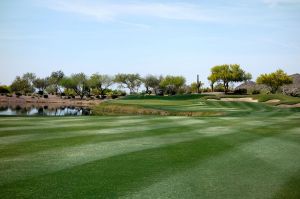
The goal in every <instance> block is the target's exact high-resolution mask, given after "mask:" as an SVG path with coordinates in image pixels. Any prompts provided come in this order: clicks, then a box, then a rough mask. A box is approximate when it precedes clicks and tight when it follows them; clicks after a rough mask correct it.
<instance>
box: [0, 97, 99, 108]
mask: <svg viewBox="0 0 300 199" xmlns="http://www.w3.org/2000/svg"><path fill="white" fill-rule="evenodd" d="M101 102H103V100H99V99H94V100H87V99H83V100H81V99H62V98H60V97H58V96H56V95H49V97H48V98H42V97H34V98H33V97H31V96H20V97H16V96H12V97H7V96H0V105H1V106H21V107H27V106H49V107H62V106H75V107H90V106H93V105H97V104H100V103H101Z"/></svg>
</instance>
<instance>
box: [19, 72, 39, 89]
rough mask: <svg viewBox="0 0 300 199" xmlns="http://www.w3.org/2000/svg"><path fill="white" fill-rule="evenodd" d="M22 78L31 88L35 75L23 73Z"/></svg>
mask: <svg viewBox="0 0 300 199" xmlns="http://www.w3.org/2000/svg"><path fill="white" fill-rule="evenodd" d="M22 78H23V79H24V80H26V81H27V82H28V83H29V84H30V86H33V82H34V80H35V79H36V75H35V74H34V73H25V74H24V75H23V76H22Z"/></svg>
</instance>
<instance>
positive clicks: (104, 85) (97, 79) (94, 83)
mask: <svg viewBox="0 0 300 199" xmlns="http://www.w3.org/2000/svg"><path fill="white" fill-rule="evenodd" d="M113 83H114V78H113V77H111V76H109V75H100V74H98V73H95V74H93V75H92V76H91V77H90V79H89V85H90V87H91V88H92V89H97V90H98V91H99V93H100V95H104V93H105V91H106V90H107V89H108V88H109V87H110V86H111V85H113Z"/></svg>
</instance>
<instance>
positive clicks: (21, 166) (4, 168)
mask: <svg viewBox="0 0 300 199" xmlns="http://www.w3.org/2000/svg"><path fill="white" fill-rule="evenodd" d="M204 132H205V131H204ZM224 133H226V134H228V133H229V132H228V131H225V132H224ZM221 134H222V132H218V133H216V134H214V135H215V136H217V135H221ZM205 135H206V134H205V133H202V134H201V133H180V134H175V135H174V134H171V135H159V136H153V137H143V138H133V139H129V140H122V141H112V142H104V143H101V144H99V143H96V144H86V145H80V146H76V147H66V148H64V149H59V150H49V151H42V152H38V153H32V154H28V155H24V156H19V157H12V158H1V159H0V162H1V164H0V168H1V169H0V174H1V176H2V179H1V184H4V183H8V182H10V181H15V180H20V179H23V178H27V177H32V176H35V175H41V174H44V173H49V172H50V173H51V172H55V171H58V170H62V169H66V168H69V167H73V166H76V165H80V164H85V163H88V162H91V161H95V160H99V159H104V158H108V157H111V156H116V155H120V154H126V153H130V152H136V151H141V150H145V149H151V148H158V147H162V146H165V145H170V144H175V143H180V142H184V141H188V140H194V139H197V138H199V137H203V136H205ZM207 135H209V134H207ZM209 136H212V135H209ZM33 165H34V166H33ZM28 171H30V172H28Z"/></svg>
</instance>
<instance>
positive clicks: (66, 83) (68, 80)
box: [0, 64, 292, 99]
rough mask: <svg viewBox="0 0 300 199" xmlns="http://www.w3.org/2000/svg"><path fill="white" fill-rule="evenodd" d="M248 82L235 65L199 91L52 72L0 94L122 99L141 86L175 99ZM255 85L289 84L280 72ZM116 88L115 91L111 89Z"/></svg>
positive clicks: (168, 79) (171, 79)
mask: <svg viewBox="0 0 300 199" xmlns="http://www.w3.org/2000/svg"><path fill="white" fill-rule="evenodd" d="M251 79H252V75H251V74H250V73H248V72H246V71H244V70H243V69H242V68H241V67H240V65H238V64H230V65H228V64H224V65H217V66H214V67H212V68H211V74H210V75H209V77H208V80H209V82H210V88H202V89H201V87H202V86H203V84H202V83H201V82H200V81H197V82H193V83H191V84H190V85H187V84H186V79H185V77H183V76H172V75H167V76H162V75H160V76H156V75H146V76H144V77H142V76H141V75H140V74H138V73H136V74H126V73H119V74H116V75H114V76H111V75H106V74H99V73H94V74H92V75H91V76H88V75H86V74H84V73H74V74H71V75H70V76H67V75H65V74H64V72H63V71H54V72H52V73H51V74H50V75H49V76H48V77H45V78H40V77H37V76H36V75H35V74H34V73H25V74H23V75H22V76H17V77H16V78H15V79H14V81H13V82H12V84H11V85H10V86H1V87H0V93H4V92H6V93H9V92H13V93H16V94H19V95H20V94H28V93H34V92H37V93H39V94H41V95H43V94H44V93H52V94H56V95H61V96H64V95H66V96H79V97H80V98H81V99H82V98H83V97H89V96H91V95H95V96H106V95H125V92H124V91H122V90H121V89H124V88H126V89H128V90H129V92H130V94H134V93H139V89H140V88H141V86H142V85H143V86H144V88H145V90H144V91H142V93H144V94H156V95H164V94H168V95H175V94H184V93H200V92H202V91H212V92H213V91H215V90H216V88H222V89H223V91H224V92H225V93H228V92H229V90H230V84H231V83H236V82H243V81H244V82H246V81H249V80H251ZM256 82H257V83H258V84H265V85H267V86H268V87H269V88H270V91H271V92H272V93H275V92H277V91H278V89H279V88H280V87H281V86H282V85H284V84H290V83H292V79H291V78H290V77H289V76H288V75H287V74H286V73H285V72H284V71H282V70H277V71H276V72H273V73H270V74H262V75H260V76H259V77H258V78H257V80H256ZM113 85H116V87H117V88H119V89H112V88H113V87H112V86H113Z"/></svg>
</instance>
